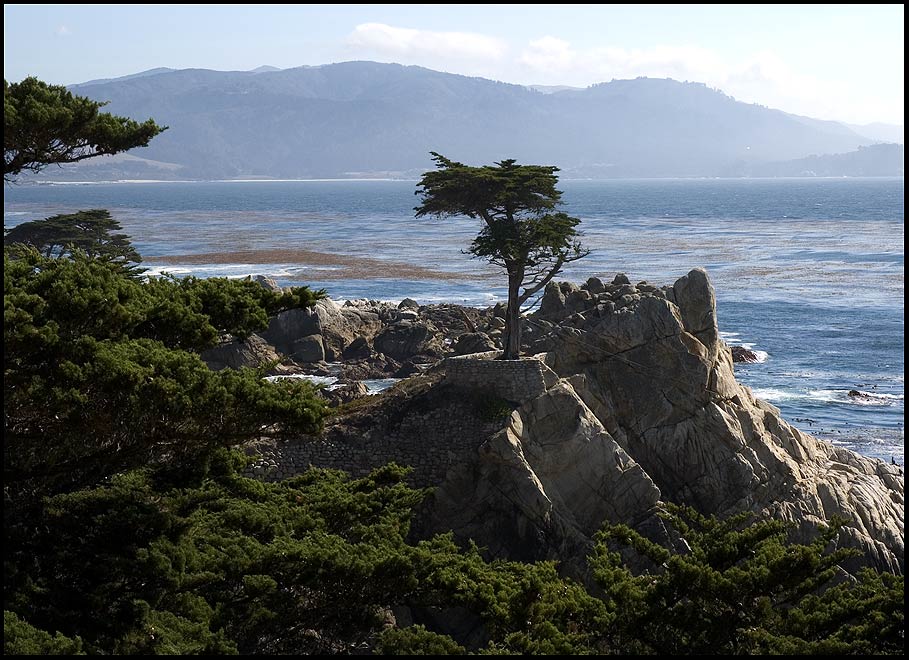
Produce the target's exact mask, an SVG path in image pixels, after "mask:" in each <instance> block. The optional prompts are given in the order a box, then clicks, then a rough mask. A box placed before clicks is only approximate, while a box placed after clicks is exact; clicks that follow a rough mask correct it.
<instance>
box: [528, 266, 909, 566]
mask: <svg viewBox="0 0 909 660" xmlns="http://www.w3.org/2000/svg"><path fill="white" fill-rule="evenodd" d="M611 289H612V290H609V287H607V292H606V293H604V294H600V296H599V298H598V303H597V306H596V307H589V308H588V309H586V310H584V312H583V315H582V318H581V319H574V321H573V322H571V323H570V324H566V325H560V326H558V328H557V330H556V331H555V334H556V335H557V337H558V339H557V340H556V341H554V342H553V345H552V350H551V351H550V352H549V353H548V354H547V360H546V361H547V364H549V366H550V367H552V368H553V369H554V370H555V371H556V372H557V373H558V374H559V375H560V376H562V377H570V378H571V379H572V382H573V383H575V389H576V391H577V393H578V395H579V396H580V397H581V398H582V399H583V400H584V401H585V402H586V404H587V405H588V407H589V408H590V409H591V410H592V411H594V413H595V415H596V417H597V419H599V420H600V421H601V422H602V424H603V426H604V427H605V428H606V429H607V430H608V431H609V432H610V434H611V435H612V436H613V437H614V438H615V439H616V441H617V442H618V443H619V444H620V445H621V446H622V448H623V449H624V450H625V451H626V452H627V453H628V454H629V455H630V456H631V457H633V458H634V460H635V461H636V462H637V463H638V464H639V465H640V466H641V467H642V468H643V470H644V471H645V472H646V473H647V474H648V475H649V476H650V478H652V479H653V481H654V483H655V484H656V485H657V486H658V487H659V489H660V492H661V493H662V498H663V499H664V500H667V501H672V502H678V503H684V504H690V505H692V506H694V507H695V508H697V509H698V510H699V511H702V512H707V513H713V514H718V515H721V516H723V515H728V514H731V513H734V512H736V511H742V510H751V511H755V512H757V513H759V514H761V515H764V516H770V517H774V518H777V519H782V520H785V521H788V522H791V523H793V524H794V526H795V529H796V531H795V537H796V538H798V539H802V540H805V539H807V538H808V536H809V534H810V533H811V531H812V530H813V529H815V528H816V527H817V525H818V524H822V523H824V522H826V521H829V520H830V519H831V518H832V517H833V516H842V517H844V518H846V519H848V520H849V521H850V522H849V523H848V524H847V526H846V528H845V529H844V530H843V532H842V534H841V541H842V542H843V543H845V544H848V545H851V546H854V547H858V548H860V549H861V550H862V551H863V553H864V554H865V555H866V556H867V557H868V558H870V559H871V560H872V561H873V563H874V564H875V565H877V566H879V567H881V568H886V569H889V570H897V571H899V570H902V565H903V557H904V548H903V483H902V479H901V476H900V475H898V473H897V471H896V470H895V469H893V468H892V467H891V466H888V465H885V464H884V463H882V462H880V461H877V460H873V459H868V458H865V457H862V456H859V455H858V454H855V453H853V452H849V451H847V450H844V449H839V448H836V447H834V446H832V445H830V444H828V443H825V442H822V441H819V440H817V439H815V438H813V437H811V436H809V435H806V434H804V433H802V432H801V431H799V430H798V429H796V428H793V427H791V426H790V425H789V424H787V423H786V422H785V421H784V420H783V419H782V418H781V416H780V413H779V410H777V409H776V408H774V407H773V406H771V405H770V404H768V403H766V402H763V401H760V400H757V399H755V398H754V396H753V394H752V393H751V390H750V389H749V388H748V387H745V386H742V385H740V384H738V383H737V382H736V380H735V377H734V375H733V369H732V357H731V353H730V351H729V349H728V348H727V347H726V345H725V344H724V343H723V342H722V341H721V340H720V339H719V332H718V329H717V321H716V301H715V296H714V292H713V288H712V286H711V285H710V282H709V280H708V278H707V274H706V272H705V271H703V270H701V269H696V270H693V271H691V272H690V273H689V274H688V275H686V276H685V277H682V278H680V279H679V280H678V281H677V282H676V283H675V284H674V285H673V286H671V287H666V288H663V289H655V288H653V287H650V286H649V285H646V283H641V284H639V285H638V286H637V287H635V286H632V285H629V284H613V285H612V287H611ZM604 296H605V297H606V298H608V301H607V300H603V298H604ZM620 301H621V304H618V303H619V302H620ZM606 302H612V303H614V304H615V307H614V308H610V307H608V306H607V305H606V304H605V303H606ZM601 304H602V305H603V306H602V307H601V306H600V305H601ZM567 311H568V310H566V313H567Z"/></svg>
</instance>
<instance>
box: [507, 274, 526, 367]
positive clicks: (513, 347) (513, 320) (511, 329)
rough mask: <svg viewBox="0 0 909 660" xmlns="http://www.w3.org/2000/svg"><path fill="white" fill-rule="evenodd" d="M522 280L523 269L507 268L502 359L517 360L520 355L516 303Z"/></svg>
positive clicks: (519, 318)
mask: <svg viewBox="0 0 909 660" xmlns="http://www.w3.org/2000/svg"><path fill="white" fill-rule="evenodd" d="M523 281H524V269H523V268H520V269H516V270H511V269H509V272H508V308H507V309H506V311H505V337H504V343H503V346H504V347H505V352H504V354H503V355H502V359H503V360H517V359H518V357H519V356H520V355H521V306H520V304H519V303H518V297H519V295H520V292H519V289H520V287H521V282H523Z"/></svg>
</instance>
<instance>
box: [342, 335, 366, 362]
mask: <svg viewBox="0 0 909 660" xmlns="http://www.w3.org/2000/svg"><path fill="white" fill-rule="evenodd" d="M370 355H372V348H371V347H370V346H369V342H368V341H367V340H366V337H364V336H363V335H359V336H358V337H355V338H354V340H353V341H352V342H350V343H349V344H348V345H347V348H345V349H344V353H343V357H344V359H345V360H363V359H365V358H368V357H369V356H370Z"/></svg>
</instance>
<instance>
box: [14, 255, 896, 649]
mask: <svg viewBox="0 0 909 660" xmlns="http://www.w3.org/2000/svg"><path fill="white" fill-rule="evenodd" d="M4 270H5V272H4V294H5V295H4V317H5V318H4V320H5V324H4V341H5V349H6V350H5V352H4V420H5V428H4V431H5V433H4V439H5V444H4V536H5V547H4V610H6V613H5V615H4V617H5V618H4V651H5V652H6V653H9V654H14V653H35V654H52V653H57V654H63V653H78V652H83V653H123V654H146V653H154V654H157V653H162V654H164V653H166V654H176V653H187V654H194V653H219V654H220V653H244V654H245V653H265V654H278V653H282V654H283V653H347V652H353V651H356V650H358V649H365V648H375V649H377V650H379V651H382V652H385V653H405V654H410V653H460V652H465V650H470V651H474V652H476V651H485V652H493V653H572V654H575V653H578V654H579V653H705V652H709V653H782V652H785V653H790V652H794V653H807V652H822V653H887V652H894V653H897V652H901V651H902V648H903V637H902V635H903V614H902V603H903V581H902V578H898V577H896V576H892V575H881V574H877V573H874V572H871V571H867V572H865V573H863V574H862V575H861V576H860V578H859V580H858V581H851V580H845V581H843V582H841V583H840V584H838V585H836V586H833V587H832V588H829V589H827V590H826V591H825V590H823V589H819V587H822V586H823V585H831V584H834V583H835V581H836V578H837V577H838V576H839V575H840V574H839V573H838V572H837V569H836V566H837V564H838V563H839V562H840V561H841V560H842V559H844V557H845V556H846V555H847V554H848V553H847V552H845V551H834V552H830V551H828V550H827V545H828V541H829V540H830V538H831V535H832V532H831V533H829V534H825V535H822V536H820V537H819V538H818V540H817V541H816V542H815V543H814V544H812V545H810V546H799V545H790V544H787V543H786V541H785V528H784V526H783V525H781V524H779V523H775V522H760V523H753V524H750V525H749V524H748V521H746V520H745V519H744V518H736V519H731V520H727V521H726V522H723V523H720V522H717V521H715V520H713V519H705V518H702V517H700V516H698V515H697V514H695V513H694V512H693V511H691V510H688V509H673V510H672V511H671V513H670V514H668V515H669V518H670V520H671V521H672V522H673V524H674V525H675V526H676V528H677V529H679V530H680V531H681V532H682V533H683V535H684V537H685V538H686V539H687V541H688V543H689V544H690V546H691V551H690V552H687V553H685V554H678V553H671V552H670V551H668V550H666V549H664V548H661V547H659V546H656V545H654V544H652V543H650V542H648V541H646V540H645V539H643V538H641V537H640V536H639V535H637V534H636V533H634V532H633V531H631V530H629V529H627V528H625V527H623V526H614V527H607V528H606V529H605V530H604V531H603V533H602V534H601V535H600V537H599V538H598V539H597V545H596V548H595V551H594V553H593V554H592V556H591V559H590V565H591V569H592V571H591V573H592V575H593V578H594V580H595V582H596V585H597V590H595V591H593V592H591V591H588V590H587V589H585V588H584V587H583V586H582V585H580V584H579V583H577V582H574V581H572V580H569V579H565V578H564V577H562V576H560V575H559V573H558V571H557V566H556V564H554V563H551V562H543V563H538V564H522V563H518V562H507V561H496V562H491V563H490V562H487V561H485V560H484V559H483V557H482V554H481V552H480V550H479V549H477V548H476V547H473V546H468V547H463V546H459V545H458V544H456V543H455V542H454V541H453V540H452V538H451V537H448V536H443V537H436V538H432V539H428V540H423V541H415V540H413V539H410V538H409V536H408V532H409V528H410V520H411V517H412V513H413V511H414V508H415V507H417V506H418V504H419V503H420V501H421V499H422V497H423V493H422V492H420V491H415V490H413V489H411V488H410V487H408V486H407V485H406V483H405V482H404V476H405V474H406V470H404V469H402V468H399V467H396V466H388V467H386V468H382V469H380V470H377V471H376V472H374V473H373V474H372V475H370V476H368V477H366V478H363V479H349V478H347V477H346V476H345V475H343V474H342V473H338V472H332V471H323V470H313V471H310V472H309V473H307V474H305V475H303V476H301V477H297V478H295V479H291V480H287V481H284V482H281V483H277V484H265V483H262V482H259V481H256V480H253V479H249V478H245V477H242V476H240V475H239V474H238V468H240V467H241V466H242V464H243V462H244V460H245V459H244V458H243V456H242V455H241V454H240V453H237V452H233V451H231V450H230V449H229V448H230V447H232V446H234V445H236V444H238V443H240V442H241V441H243V440H246V439H249V438H254V437H257V436H261V435H265V434H268V433H280V432H290V433H296V432H313V431H316V430H317V429H318V427H319V424H320V420H321V419H322V416H323V414H324V410H323V408H322V405H321V404H320V403H319V402H318V400H317V399H316V398H315V396H314V395H313V391H312V390H311V388H309V387H307V386H306V385H303V384H299V383H297V384H291V383H288V382H287V381H282V382H281V383H276V384H272V383H268V382H267V381H263V380H262V379H261V378H260V377H259V376H260V374H257V373H254V372H250V371H246V372H233V371H227V372H211V371H208V370H207V368H206V367H205V366H204V364H202V363H201V361H200V360H199V358H198V355H197V353H196V351H198V350H199V349H201V348H203V347H206V346H210V345H211V344H212V343H213V342H215V341H216V340H217V338H218V336H219V335H220V334H221V333H223V332H228V331H229V332H231V333H233V334H235V335H237V336H242V335H243V334H245V333H248V332H250V331H252V330H254V329H256V328H260V327H262V325H263V324H264V320H265V318H266V316H267V314H268V313H273V312H274V311H276V310H278V309H281V308H284V307H286V306H289V305H301V304H308V303H310V302H312V300H313V298H314V297H315V294H313V293H311V292H309V291H308V290H306V289H298V290H295V291H294V292H293V293H291V294H286V295H284V296H277V295H275V294H273V293H270V292H268V291H266V290H265V289H263V288H262V287H260V286H259V285H258V284H255V283H251V282H244V281H235V280H234V281H228V280H193V279H187V280H180V281H175V280H169V279H163V280H157V281H152V282H148V283H141V282H139V281H137V280H136V279H133V278H130V277H128V276H126V275H125V274H124V273H122V272H121V271H120V270H119V269H118V268H117V267H116V266H115V265H112V264H110V263H109V262H105V261H103V260H99V259H91V258H89V257H87V256H85V255H84V254H81V253H76V254H74V255H73V256H72V257H71V258H62V259H50V258H47V257H43V256H41V255H39V254H37V252H35V251H34V250H32V251H26V252H24V253H20V254H19V255H18V257H17V258H16V259H11V258H9V255H7V258H6V260H5V263H4ZM623 546H627V547H631V548H634V549H635V551H636V552H637V553H638V554H639V555H643V556H647V557H650V558H651V561H652V563H651V564H650V566H651V568H650V570H649V571H646V572H644V573H642V574H640V575H635V574H633V573H632V572H631V571H630V570H629V569H628V568H627V567H626V566H625V564H624V563H623V560H622V558H621V557H620V555H619V554H618V553H617V552H615V550H618V549H620V548H621V547H623ZM831 578H834V580H833V582H831V581H830V579H831ZM593 594H596V595H593ZM402 607H404V608H410V609H409V610H402V609H399V608H402ZM391 608H395V609H394V612H396V613H397V614H398V615H399V616H401V615H402V613H404V612H408V611H409V612H410V613H411V615H412V618H413V619H414V621H415V623H417V624H419V625H415V626H412V627H404V628H399V627H388V626H389V625H390V624H391V614H390V612H391V611H392V610H391ZM450 608H456V610H451V609H450ZM455 611H456V612H457V617H458V618H459V619H460V620H461V621H464V620H465V617H466V620H467V621H468V622H470V623H471V624H472V626H473V627H474V628H475V630H478V631H479V633H477V634H475V635H474V636H473V637H472V638H471V639H470V640H466V639H464V638H462V637H461V634H462V633H463V627H461V628H458V629H446V628H445V627H444V626H442V627H440V624H439V621H445V620H446V619H447V618H449V614H448V613H449V612H455ZM433 613H435V614H433ZM450 634H453V635H454V637H452V636H450Z"/></svg>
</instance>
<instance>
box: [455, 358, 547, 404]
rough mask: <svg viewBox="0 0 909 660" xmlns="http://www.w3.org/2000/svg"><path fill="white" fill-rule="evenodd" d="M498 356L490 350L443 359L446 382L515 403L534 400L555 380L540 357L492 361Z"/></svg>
mask: <svg viewBox="0 0 909 660" xmlns="http://www.w3.org/2000/svg"><path fill="white" fill-rule="evenodd" d="M498 355H500V353H499V352H498V351H490V352H488V353H474V354H472V355H462V356H459V357H450V358H446V359H445V362H444V365H443V369H444V370H445V379H446V381H447V382H449V383H451V384H453V385H457V386H459V387H463V388H465V389H475V390H479V389H485V390H491V391H492V392H493V393H495V394H496V395H497V396H499V397H501V398H503V399H505V400H506V401H511V402H514V403H524V402H525V401H529V400H530V399H535V398H536V397H538V396H540V395H541V394H543V392H545V391H546V390H547V389H548V388H549V387H551V386H552V385H553V384H555V382H556V381H557V380H558V376H556V374H555V373H554V372H553V371H552V370H551V369H549V367H547V366H546V365H545V364H543V359H544V358H545V355H543V354H540V355H535V356H533V357H531V358H525V359H521V360H496V359H494V358H496V357H497V356H498Z"/></svg>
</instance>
